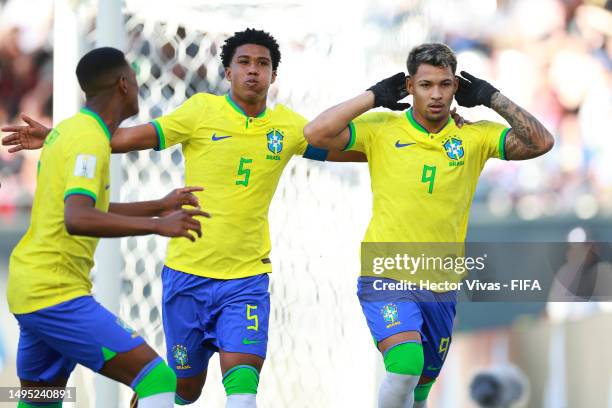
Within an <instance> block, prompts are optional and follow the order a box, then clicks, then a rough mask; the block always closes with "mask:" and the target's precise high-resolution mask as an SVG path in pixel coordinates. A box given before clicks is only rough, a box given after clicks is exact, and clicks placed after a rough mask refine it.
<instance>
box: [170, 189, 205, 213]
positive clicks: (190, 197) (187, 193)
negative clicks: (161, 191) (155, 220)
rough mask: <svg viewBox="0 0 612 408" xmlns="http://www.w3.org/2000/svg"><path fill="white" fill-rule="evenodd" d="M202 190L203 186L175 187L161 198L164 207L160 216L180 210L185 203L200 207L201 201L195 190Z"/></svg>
mask: <svg viewBox="0 0 612 408" xmlns="http://www.w3.org/2000/svg"><path fill="white" fill-rule="evenodd" d="M202 190H204V188H202V187H181V188H175V189H174V190H172V191H171V192H169V193H168V194H167V195H166V196H165V197H164V198H162V199H161V200H160V203H161V208H162V211H161V214H160V216H161V217H163V216H164V215H168V214H169V213H171V212H173V211H176V210H180V209H181V208H183V206H184V205H189V206H191V207H196V208H200V201H199V200H198V197H196V196H195V194H193V192H194V191H202Z"/></svg>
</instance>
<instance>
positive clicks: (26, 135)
mask: <svg viewBox="0 0 612 408" xmlns="http://www.w3.org/2000/svg"><path fill="white" fill-rule="evenodd" d="M21 120H23V121H24V122H25V123H26V124H27V125H7V126H3V127H2V131H3V132H12V133H11V134H9V135H7V136H4V137H3V138H2V146H12V147H11V148H9V150H8V152H9V153H17V152H18V151H20V150H36V149H40V148H41V147H42V146H43V144H44V143H45V139H46V137H47V135H48V134H49V132H50V131H51V129H49V128H47V127H46V126H44V125H43V124H42V123H40V122H37V121H35V120H34V119H32V118H31V117H29V116H28V115H26V114H24V113H22V114H21Z"/></svg>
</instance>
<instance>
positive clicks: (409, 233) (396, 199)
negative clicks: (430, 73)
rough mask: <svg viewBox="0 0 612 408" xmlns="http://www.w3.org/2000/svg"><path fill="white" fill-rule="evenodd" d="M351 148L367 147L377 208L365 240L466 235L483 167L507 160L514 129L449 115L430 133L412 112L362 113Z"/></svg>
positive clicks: (433, 239) (458, 237) (424, 239)
mask: <svg viewBox="0 0 612 408" xmlns="http://www.w3.org/2000/svg"><path fill="white" fill-rule="evenodd" d="M349 128H350V130H351V138H350V140H349V143H348V145H347V148H346V150H357V151H361V152H363V153H365V154H366V156H367V157H368V166H369V168H370V177H371V181H372V193H373V208H372V219H371V220H370V224H369V226H368V229H367V232H366V235H365V238H364V241H365V242H463V241H464V240H465V236H466V233H467V224H468V215H469V209H470V206H471V203H472V197H473V195H474V191H475V190H476V184H477V182H478V177H479V175H480V172H481V171H482V168H483V166H484V164H485V162H486V161H487V159H489V158H491V157H496V158H500V159H505V157H504V141H505V137H506V134H507V133H508V130H509V129H508V128H507V127H506V126H504V125H502V124H499V123H494V122H488V121H482V122H476V123H473V124H469V125H468V124H466V125H464V126H463V127H462V128H458V127H457V126H456V125H455V123H454V121H452V120H451V119H450V117H449V120H448V123H447V124H446V126H445V127H444V128H443V129H442V130H441V131H439V132H438V133H429V132H428V131H427V130H425V129H424V128H423V127H422V126H421V125H419V124H418V123H417V122H416V121H415V120H414V117H413V116H412V109H409V110H407V111H406V112H402V113H400V114H398V113H390V112H389V113H388V112H373V113H367V114H364V115H362V116H360V117H358V118H357V119H355V120H354V121H353V122H351V124H350V125H349Z"/></svg>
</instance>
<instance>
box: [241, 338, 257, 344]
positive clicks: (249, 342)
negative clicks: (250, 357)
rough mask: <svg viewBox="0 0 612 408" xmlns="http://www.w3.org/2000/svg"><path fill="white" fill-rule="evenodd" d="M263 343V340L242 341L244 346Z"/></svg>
mask: <svg viewBox="0 0 612 408" xmlns="http://www.w3.org/2000/svg"><path fill="white" fill-rule="evenodd" d="M257 343H261V340H249V339H247V338H244V339H242V344H257Z"/></svg>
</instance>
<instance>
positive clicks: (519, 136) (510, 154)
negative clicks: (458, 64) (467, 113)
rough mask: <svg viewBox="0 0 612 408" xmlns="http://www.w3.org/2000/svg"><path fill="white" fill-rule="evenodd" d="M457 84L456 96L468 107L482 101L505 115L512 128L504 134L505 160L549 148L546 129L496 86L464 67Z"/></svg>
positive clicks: (537, 152)
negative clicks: (466, 70) (471, 73)
mask: <svg viewBox="0 0 612 408" xmlns="http://www.w3.org/2000/svg"><path fill="white" fill-rule="evenodd" d="M457 79H458V80H459V88H458V89H457V92H456V93H455V99H456V100H457V103H458V104H459V105H461V106H465V107H468V108H471V107H473V106H478V105H484V106H487V107H489V108H491V109H493V110H494V111H495V112H497V113H498V114H499V115H500V116H501V117H503V118H504V119H506V120H507V121H508V123H509V124H510V126H512V130H511V131H510V132H508V134H507V135H506V144H505V145H504V148H505V152H506V159H507V160H525V159H533V158H534V157H538V156H541V155H543V154H544V153H546V152H547V151H549V150H550V149H552V147H553V145H554V144H555V141H554V139H553V137H552V135H551V134H550V132H549V131H548V130H546V128H545V127H544V125H542V124H541V123H540V121H539V120H537V119H536V118H535V117H533V115H532V114H530V113H529V112H527V111H526V110H525V109H523V108H521V107H520V106H518V105H517V104H515V103H514V102H512V101H511V100H510V99H508V98H507V97H505V96H504V95H502V94H501V93H500V92H499V90H498V89H497V88H495V87H494V86H493V85H491V84H490V83H488V82H487V81H485V80H482V79H479V78H476V77H475V76H473V75H470V74H469V73H467V72H465V71H461V76H458V77H457Z"/></svg>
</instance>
